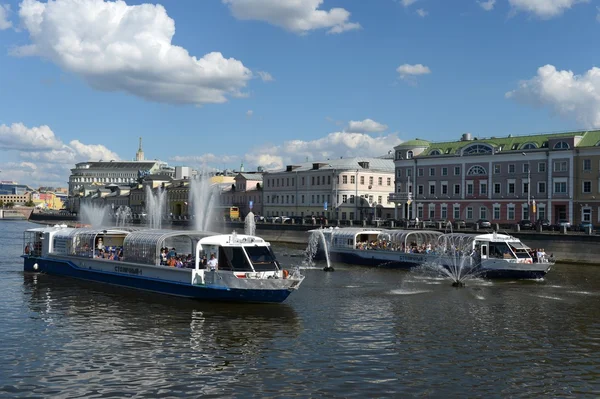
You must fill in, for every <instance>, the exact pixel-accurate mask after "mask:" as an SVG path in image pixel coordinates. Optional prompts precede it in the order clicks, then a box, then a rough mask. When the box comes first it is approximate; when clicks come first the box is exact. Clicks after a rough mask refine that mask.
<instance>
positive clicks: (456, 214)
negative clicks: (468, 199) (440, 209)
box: [454, 205, 460, 220]
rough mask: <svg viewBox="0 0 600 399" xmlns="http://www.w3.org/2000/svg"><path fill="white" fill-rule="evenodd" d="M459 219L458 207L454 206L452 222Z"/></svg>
mask: <svg viewBox="0 0 600 399" xmlns="http://www.w3.org/2000/svg"><path fill="white" fill-rule="evenodd" d="M456 219H460V205H454V220H456Z"/></svg>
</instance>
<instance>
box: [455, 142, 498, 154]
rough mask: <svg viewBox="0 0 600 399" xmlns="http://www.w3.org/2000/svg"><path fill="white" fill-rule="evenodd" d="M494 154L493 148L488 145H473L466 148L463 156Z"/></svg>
mask: <svg viewBox="0 0 600 399" xmlns="http://www.w3.org/2000/svg"><path fill="white" fill-rule="evenodd" d="M492 152H493V150H492V147H491V146H489V145H487V144H471V145H470V146H468V147H465V149H464V150H463V152H462V153H463V155H475V154H491V153H492Z"/></svg>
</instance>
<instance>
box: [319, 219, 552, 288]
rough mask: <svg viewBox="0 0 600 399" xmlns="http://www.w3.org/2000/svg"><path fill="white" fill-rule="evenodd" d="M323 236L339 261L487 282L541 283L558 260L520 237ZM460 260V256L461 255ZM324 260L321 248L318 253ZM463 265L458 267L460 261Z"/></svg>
mask: <svg viewBox="0 0 600 399" xmlns="http://www.w3.org/2000/svg"><path fill="white" fill-rule="evenodd" d="M311 233H313V234H318V235H320V234H322V235H323V239H324V240H325V242H326V244H327V250H328V254H329V258H330V260H332V261H335V262H342V263H347V264H355V265H366V266H377V267H386V268H412V267H417V266H421V265H423V264H426V263H437V264H439V265H441V266H444V267H446V268H449V267H457V266H464V267H466V268H468V269H470V270H471V272H473V273H476V274H477V275H480V276H483V277H487V278H541V277H543V276H544V275H546V273H548V271H550V269H551V268H552V266H553V265H554V261H553V260H551V259H549V258H547V257H545V256H541V257H540V259H538V255H537V252H534V251H533V250H532V249H531V248H529V247H528V246H527V245H525V244H523V243H522V242H521V240H519V239H518V238H516V237H513V236H510V235H507V234H499V233H490V234H460V233H449V234H445V233H442V232H439V231H433V230H387V229H366V228H356V227H347V228H333V229H316V230H311ZM458 255H460V256H458ZM317 256H318V257H324V252H323V248H321V247H320V248H319V250H318V251H317ZM459 261H460V262H463V264H462V265H456V263H457V262H459Z"/></svg>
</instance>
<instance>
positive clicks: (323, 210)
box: [263, 158, 394, 220]
mask: <svg viewBox="0 0 600 399" xmlns="http://www.w3.org/2000/svg"><path fill="white" fill-rule="evenodd" d="M393 181H394V161H393V159H388V158H348V159H336V160H327V161H322V162H313V163H302V164H298V165H288V166H287V167H286V168H285V169H284V170H281V171H275V172H265V173H264V175H263V182H264V185H263V212H264V216H267V217H272V216H323V217H325V218H327V219H331V220H334V219H337V220H371V219H373V218H389V217H392V214H393V203H391V202H389V200H388V194H389V190H390V188H393Z"/></svg>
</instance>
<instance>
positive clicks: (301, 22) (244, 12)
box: [222, 0, 360, 34]
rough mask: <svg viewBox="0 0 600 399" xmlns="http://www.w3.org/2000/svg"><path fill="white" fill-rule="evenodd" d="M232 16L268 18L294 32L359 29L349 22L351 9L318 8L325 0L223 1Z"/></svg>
mask: <svg viewBox="0 0 600 399" xmlns="http://www.w3.org/2000/svg"><path fill="white" fill-rule="evenodd" d="M222 1H223V3H224V4H226V5H227V6H228V7H229V9H230V10H231V13H232V14H233V16H234V17H235V18H237V19H241V20H257V21H266V22H268V23H270V24H271V25H275V26H279V27H281V28H284V29H286V30H289V31H291V32H294V33H299V34H302V33H307V32H309V31H311V30H314V29H329V30H328V33H342V32H346V31H349V30H353V29H360V24H359V23H356V22H350V21H349V19H350V12H348V11H347V10H345V9H343V8H332V9H331V10H329V11H325V10H319V7H320V6H321V4H322V3H323V0H293V1H282V0H222Z"/></svg>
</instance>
